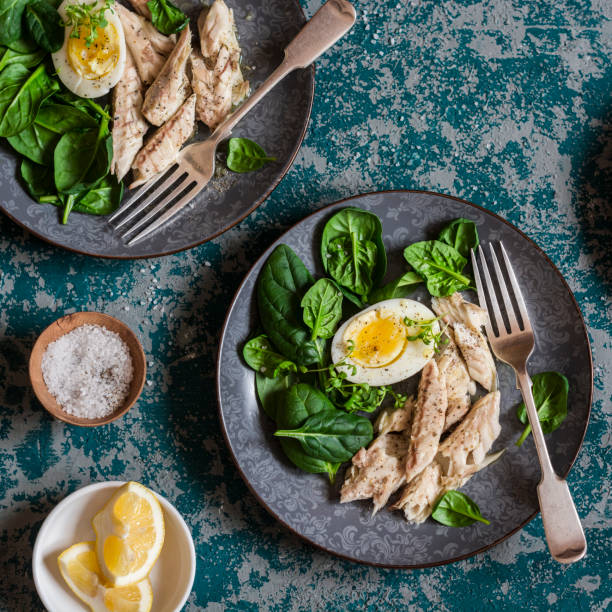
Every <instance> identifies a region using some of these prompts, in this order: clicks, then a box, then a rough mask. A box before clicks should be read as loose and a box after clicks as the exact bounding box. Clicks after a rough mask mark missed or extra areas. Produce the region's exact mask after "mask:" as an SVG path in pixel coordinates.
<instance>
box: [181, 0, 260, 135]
mask: <svg viewBox="0 0 612 612" xmlns="http://www.w3.org/2000/svg"><path fill="white" fill-rule="evenodd" d="M198 30H199V33H200V48H201V53H202V55H199V54H198V53H194V54H192V58H191V67H192V79H191V85H192V87H193V90H194V91H195V92H196V94H197V96H198V101H197V107H196V110H197V114H198V118H199V119H200V121H202V122H203V123H205V124H206V125H207V126H208V127H209V128H211V129H214V128H215V127H216V126H217V125H219V123H221V122H222V121H223V119H225V117H227V115H229V113H230V112H231V109H232V106H234V105H236V104H239V103H240V102H242V100H244V98H245V97H246V96H248V94H249V91H250V86H249V82H248V81H245V80H244V77H243V75H242V71H241V69H240V55H241V51H240V45H239V44H238V40H237V38H236V33H235V23H234V15H233V12H232V11H231V10H230V9H229V8H228V7H227V5H226V4H225V3H224V2H223V0H215V2H214V3H213V5H212V6H211V7H210V9H209V10H206V9H204V10H203V11H202V12H201V13H200V16H199V17H198Z"/></svg>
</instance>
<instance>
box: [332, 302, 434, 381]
mask: <svg viewBox="0 0 612 612" xmlns="http://www.w3.org/2000/svg"><path fill="white" fill-rule="evenodd" d="M377 309H379V310H380V309H384V310H386V311H391V312H393V313H394V314H395V315H396V316H397V317H398V318H399V320H400V321H403V320H404V318H405V317H408V318H409V319H413V320H418V321H427V320H431V319H435V318H436V315H435V314H434V313H433V312H432V311H431V310H430V309H429V308H427V306H425V305H424V304H421V302H416V301H415V300H407V299H403V298H394V299H391V300H385V301H383V302H378V303H377V304H373V305H372V306H369V307H368V308H365V309H364V310H362V311H361V312H358V313H357V314H356V315H354V316H352V317H351V318H350V319H348V320H347V321H345V322H344V323H343V324H342V325H341V326H340V327H339V328H338V330H337V331H336V334H335V335H334V338H333V340H332V346H331V357H332V361H333V362H334V363H339V362H341V361H343V360H344V361H345V363H347V364H349V365H348V366H339V368H338V369H339V370H340V371H343V372H345V373H346V374H347V380H348V381H350V382H355V383H368V384H369V385H372V386H373V387H380V386H382V385H391V384H394V383H397V382H400V381H402V380H406V379H407V378H410V377H411V376H414V375H415V374H416V373H417V372H420V371H421V370H422V369H423V368H424V367H425V364H426V363H427V362H428V361H429V360H430V359H431V358H432V357H433V356H434V347H433V346H432V345H427V344H425V343H424V342H423V341H422V340H407V341H406V343H405V344H404V347H403V349H402V350H401V352H400V354H399V355H398V356H397V357H395V359H394V360H393V361H392V362H391V363H388V364H386V365H383V366H380V367H366V366H364V365H363V364H361V363H358V362H356V361H354V360H353V359H351V357H350V355H349V347H348V344H347V342H346V338H345V333H346V330H347V328H348V327H349V326H350V325H351V324H352V323H353V322H354V321H358V320H359V317H363V315H364V314H366V313H369V312H371V311H373V310H377ZM432 328H433V331H434V332H435V333H438V332H439V331H440V326H439V324H438V322H437V321H435V322H434V323H433V324H432ZM409 332H410V333H409ZM417 333H418V330H416V329H415V328H406V335H407V336H408V335H416V334H417Z"/></svg>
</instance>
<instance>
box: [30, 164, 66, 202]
mask: <svg viewBox="0 0 612 612" xmlns="http://www.w3.org/2000/svg"><path fill="white" fill-rule="evenodd" d="M21 178H22V179H23V181H24V183H25V184H26V187H27V190H28V192H29V193H30V195H31V196H32V197H33V198H34V199H35V200H39V199H40V198H41V197H43V196H48V195H52V194H54V193H55V183H54V182H53V170H52V169H51V168H48V167H46V166H39V165H38V164H35V163H32V162H31V161H30V160H29V159H24V160H22V162H21ZM58 203H59V200H58Z"/></svg>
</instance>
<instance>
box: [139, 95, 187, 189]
mask: <svg viewBox="0 0 612 612" xmlns="http://www.w3.org/2000/svg"><path fill="white" fill-rule="evenodd" d="M195 98H196V97H195V95H193V94H192V95H191V96H189V98H187V100H185V102H183V104H182V106H181V107H180V108H179V109H178V110H177V111H176V113H174V115H172V117H170V119H169V120H168V121H167V122H166V123H165V124H164V125H162V126H161V127H160V128H158V129H157V130H156V131H155V133H154V134H153V135H152V136H151V137H150V138H149V139H148V140H147V142H146V143H145V145H144V147H143V148H142V149H141V150H140V151H139V152H138V154H137V155H136V158H135V159H134V163H133V165H132V169H133V171H134V181H133V182H132V184H131V185H130V189H133V188H134V187H137V186H138V185H142V184H143V183H146V182H147V181H148V180H150V179H151V178H153V177H154V176H155V175H156V174H159V173H160V172H163V171H164V170H166V169H167V168H169V167H170V166H171V165H172V164H173V162H174V160H175V159H176V158H177V156H178V154H179V151H180V149H181V147H182V146H183V144H185V142H186V141H187V140H188V139H189V138H190V137H191V136H192V134H193V132H194V128H195Z"/></svg>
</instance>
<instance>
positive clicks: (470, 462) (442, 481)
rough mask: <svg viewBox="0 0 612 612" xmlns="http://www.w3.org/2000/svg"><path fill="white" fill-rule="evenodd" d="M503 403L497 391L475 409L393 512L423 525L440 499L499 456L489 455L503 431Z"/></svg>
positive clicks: (445, 442)
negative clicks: (500, 407) (501, 422)
mask: <svg viewBox="0 0 612 612" xmlns="http://www.w3.org/2000/svg"><path fill="white" fill-rule="evenodd" d="M499 400H500V396H499V391H495V392H493V393H489V394H488V395H486V396H485V397H483V398H481V399H480V400H478V401H477V402H476V403H475V404H474V405H473V406H472V409H471V410H470V412H469V414H468V416H467V417H466V418H465V419H463V421H462V422H461V423H460V425H459V426H458V427H457V429H456V430H455V431H454V432H453V433H451V434H450V435H449V436H448V438H447V439H446V440H445V441H444V442H443V443H442V444H441V445H440V449H439V451H438V453H437V455H436V457H435V459H434V461H433V462H432V463H430V464H429V465H428V466H427V468H425V469H424V470H423V471H422V472H421V473H420V474H419V475H418V476H417V477H416V478H415V479H414V480H413V481H412V482H410V483H409V484H408V485H406V487H405V488H404V490H403V491H402V495H401V497H400V498H399V499H398V501H397V502H396V503H395V504H393V506H391V509H392V510H403V511H404V515H405V517H406V519H407V520H409V521H411V522H414V523H422V522H423V521H424V520H425V519H426V518H427V517H428V516H429V515H430V514H431V512H432V510H433V506H434V504H435V502H436V501H437V500H438V499H439V498H440V496H442V495H444V493H446V491H450V490H451V489H458V488H459V487H461V486H463V485H464V484H465V483H466V482H467V481H468V480H469V479H470V477H471V476H472V475H473V474H475V473H476V472H478V471H479V470H481V469H483V468H484V467H486V466H487V465H489V464H490V463H491V462H492V461H495V460H496V459H497V458H498V457H499V453H495V454H493V455H487V453H488V452H489V450H490V449H491V446H492V445H493V442H494V441H495V439H496V438H497V436H498V435H499V432H500V426H499ZM502 452H503V451H502Z"/></svg>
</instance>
